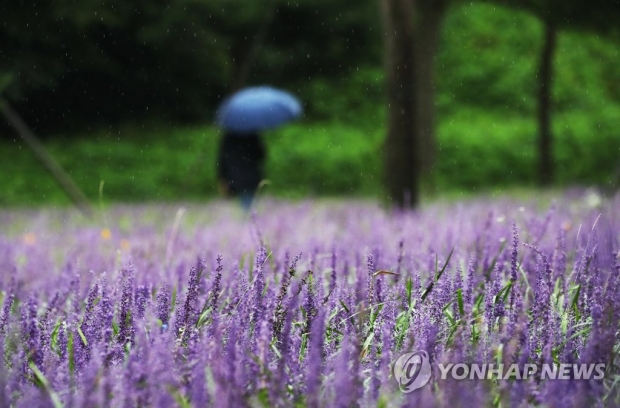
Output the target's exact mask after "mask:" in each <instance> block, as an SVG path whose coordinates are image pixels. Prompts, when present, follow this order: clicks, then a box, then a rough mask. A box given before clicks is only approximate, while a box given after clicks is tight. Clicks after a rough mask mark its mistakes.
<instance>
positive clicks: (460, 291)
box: [456, 288, 465, 316]
mask: <svg viewBox="0 0 620 408" xmlns="http://www.w3.org/2000/svg"><path fill="white" fill-rule="evenodd" d="M456 302H457V304H458V306H459V314H460V315H461V316H465V307H464V306H463V289H460V288H459V289H457V290H456Z"/></svg>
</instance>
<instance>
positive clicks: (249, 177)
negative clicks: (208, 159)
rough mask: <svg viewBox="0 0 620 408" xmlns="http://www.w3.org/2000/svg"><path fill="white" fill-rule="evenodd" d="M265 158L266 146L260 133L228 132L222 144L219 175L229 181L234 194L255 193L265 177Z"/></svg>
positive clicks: (231, 192)
mask: <svg viewBox="0 0 620 408" xmlns="http://www.w3.org/2000/svg"><path fill="white" fill-rule="evenodd" d="M264 160H265V146H264V145H263V142H262V140H261V138H260V137H259V136H258V134H250V135H245V134H244V135H235V134H231V133H227V134H225V135H224V137H223V138H222V142H221V144H220V151H219V154H218V162H217V163H218V164H217V172H218V177H219V179H220V180H224V181H225V182H227V183H228V191H229V192H230V194H232V195H238V194H242V193H250V194H251V193H254V191H255V190H256V187H258V184H259V183H260V182H261V180H262V179H263V162H264Z"/></svg>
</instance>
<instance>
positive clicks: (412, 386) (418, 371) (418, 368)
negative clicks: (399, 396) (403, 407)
mask: <svg viewBox="0 0 620 408" xmlns="http://www.w3.org/2000/svg"><path fill="white" fill-rule="evenodd" d="M431 374H432V370H431V363H430V361H429V358H428V353H427V352H426V351H424V350H420V351H416V352H413V353H406V354H403V355H402V356H400V358H399V359H398V360H396V363H394V378H396V381H398V387H399V388H400V390H401V391H402V392H404V393H408V392H411V391H414V390H417V389H418V388H421V387H423V386H424V385H425V384H426V383H427V382H428V380H430V378H431Z"/></svg>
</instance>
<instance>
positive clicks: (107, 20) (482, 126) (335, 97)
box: [0, 0, 620, 205]
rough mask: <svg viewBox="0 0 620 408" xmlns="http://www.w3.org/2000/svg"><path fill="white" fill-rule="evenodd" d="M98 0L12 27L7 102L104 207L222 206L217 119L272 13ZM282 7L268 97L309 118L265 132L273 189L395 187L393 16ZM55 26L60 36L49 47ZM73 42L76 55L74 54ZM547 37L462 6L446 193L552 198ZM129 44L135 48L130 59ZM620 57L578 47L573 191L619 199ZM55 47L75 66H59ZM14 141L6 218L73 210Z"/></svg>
mask: <svg viewBox="0 0 620 408" xmlns="http://www.w3.org/2000/svg"><path fill="white" fill-rule="evenodd" d="M87 3H88V4H89V3H90V2H85V3H84V4H83V5H79V6H78V5H75V4H73V3H71V2H63V1H60V2H54V3H52V2H48V3H46V4H47V5H48V7H50V8H54V12H55V13H56V14H55V15H56V16H59V17H57V18H60V19H61V20H54V21H52V22H51V23H50V22H49V21H47V20H46V19H44V18H43V17H41V21H40V23H39V28H37V29H32V31H29V30H24V29H23V27H21V28H20V27H17V23H15V27H13V28H11V25H10V24H9V25H7V26H5V27H4V28H3V29H2V31H1V33H2V34H1V35H4V36H7V32H8V30H9V29H15V30H18V29H19V30H20V31H19V32H20V33H21V34H20V36H19V37H20V41H21V42H20V43H19V44H13V45H14V47H8V48H7V50H8V51H6V50H5V51H3V52H2V56H3V57H4V58H3V59H2V61H3V62H2V65H0V73H2V72H3V73H4V74H3V76H2V77H1V78H9V77H10V78H13V80H12V81H7V80H3V83H10V85H8V87H6V89H5V92H4V93H5V94H6V95H7V96H9V97H10V98H11V100H12V101H14V103H15V104H16V106H17V107H18V108H21V110H20V112H23V113H24V116H25V117H26V119H27V120H28V122H29V123H30V124H31V125H32V126H33V127H34V128H35V130H36V131H37V132H38V133H39V134H42V135H43V136H45V140H46V144H47V145H48V147H49V148H50V150H51V152H52V153H53V154H54V156H55V157H56V158H57V159H58V161H59V162H60V163H61V164H62V165H63V166H64V167H65V168H66V169H67V170H68V171H69V172H70V173H71V174H72V175H73V177H74V178H75V179H76V181H77V183H78V184H79V185H80V186H81V187H82V188H83V189H84V191H85V193H86V194H87V195H88V196H89V197H91V198H93V199H96V198H97V197H98V195H99V186H100V183H101V180H103V181H104V182H105V185H104V190H103V191H104V193H103V195H104V199H113V200H120V201H133V200H143V199H158V200H178V199H195V200H201V199H204V198H205V197H208V196H211V195H214V194H215V192H216V189H215V167H214V166H215V164H214V157H215V151H216V149H217V143H218V141H219V133H218V131H217V129H215V128H214V127H213V126H212V125H211V120H212V117H213V112H214V109H215V107H216V106H217V102H218V100H219V98H220V97H221V96H222V95H224V94H225V93H226V92H227V87H228V86H229V84H230V81H231V78H232V76H234V72H235V71H234V67H233V65H234V64H233V62H234V61H233V59H235V55H243V54H244V52H243V50H244V47H246V49H247V46H248V44H247V41H246V40H245V39H244V38H245V36H244V33H247V35H251V34H252V33H255V31H256V28H257V25H258V24H260V21H262V18H263V17H264V16H263V14H262V13H264V11H263V10H264V7H263V8H261V7H258V6H256V7H255V8H254V7H248V9H247V10H243V12H239V13H233V12H231V11H230V10H232V8H233V6H234V4H233V3H234V2H233V1H232V0H217V1H214V2H189V1H181V0H178V1H172V2H170V6H169V7H168V9H167V10H168V12H167V13H163V14H162V12H161V10H160V9H161V7H155V6H154V5H153V4H152V3H151V2H147V1H142V2H138V3H137V4H136V5H135V6H128V5H126V4H125V3H122V2H114V1H113V2H110V3H106V5H105V6H102V5H99V6H97V7H95V8H93V9H89V8H88V7H87ZM248 4H250V3H248ZM252 4H253V3H252ZM270 4H272V5H275V6H277V7H278V12H277V13H276V14H275V16H276V17H274V18H275V19H276V21H275V22H274V26H273V29H272V30H271V31H270V34H269V38H268V40H267V41H266V44H265V47H264V49H263V50H262V51H261V54H260V57H259V59H258V60H257V63H256V67H255V68H254V69H253V71H252V74H251V77H250V83H272V84H275V85H277V86H281V87H285V88H288V89H290V90H291V91H293V92H295V93H296V94H298V95H299V96H300V98H301V99H302V100H303V101H304V104H305V117H304V118H303V120H302V121H300V122H298V123H295V124H292V125H290V126H286V127H283V128H281V129H278V130H276V131H272V132H269V133H267V134H265V135H264V137H265V141H266V143H267V146H268V149H269V159H268V162H267V164H266V166H267V175H268V178H269V179H270V180H271V185H270V186H269V187H268V189H269V191H270V192H271V193H273V194H277V195H282V196H293V197H298V196H301V195H343V194H347V195H348V194H354V195H373V196H378V195H380V194H381V180H382V177H384V176H389V175H383V174H382V173H381V158H382V153H381V146H382V141H383V137H384V132H385V130H384V125H385V108H384V100H385V99H384V94H383V73H382V65H381V33H380V28H379V24H378V23H379V21H378V16H377V10H376V4H375V3H374V2H363V3H360V4H362V5H363V7H352V6H351V5H352V2H351V1H349V0H339V1H327V0H324V1H323V0H322V1H319V2H316V1H314V2H312V1H310V0H304V1H299V2H278V1H274V2H273V3H270ZM355 4H357V2H356V3H355ZM4 7H5V8H6V7H7V6H4ZM63 7H65V9H63ZM93 7H94V6H93ZM112 9H113V12H112V11H110V10H112ZM59 10H60V11H59ZM63 10H64V11H63ZM105 10H108V11H107V13H108V14H106V12H105ZM132 10H134V11H132ZM135 10H140V13H138V14H136V12H135ZM23 12H24V13H26V12H27V10H24V11H23ZM30 12H33V10H30ZM94 12H97V14H96V16H97V17H95V15H94ZM205 13H206V14H205ZM205 15H209V19H206V20H205V18H204V16H205ZM200 16H202V17H200ZM15 21H19V19H17V18H16V19H15ZM59 21H60V22H59ZM205 21H207V22H206V23H205ZM145 22H146V23H145ZM147 23H148V24H147ZM46 24H48V25H46ZM50 24H51V25H50ZM132 24H133V25H132ZM41 29H45V30H46V31H45V32H47V33H49V34H48V35H47V36H40V35H36V34H37V33H38V32H40V30H41ZM61 29H62V30H68V31H69V32H70V33H71V35H74V36H76V37H75V38H76V41H75V42H70V43H69V42H63V40H62V38H61V37H62V36H61V35H60V34H58V35H56V33H57V31H58V30H61ZM58 32H59V31H58ZM194 34H195V36H194ZM542 34H543V33H542V25H541V23H540V21H539V20H538V19H537V18H535V17H533V16H532V15H530V14H528V13H526V12H517V11H515V10H512V9H504V8H501V7H497V6H494V5H491V4H481V3H473V4H463V5H460V4H457V5H455V6H453V7H452V8H451V9H450V11H449V13H448V16H447V19H446V21H445V24H444V27H443V33H442V36H441V41H440V52H439V55H438V56H437V96H436V105H437V113H438V126H437V133H438V143H439V152H438V164H437V165H438V167H437V180H436V186H437V188H438V189H439V190H440V191H455V190H456V191H479V190H480V189H492V188H503V187H511V186H522V185H526V186H530V185H533V184H534V182H535V180H536V177H535V176H536V173H535V172H536V137H537V134H536V121H535V108H536V100H535V95H536V72H537V58H538V54H539V51H540V48H541V46H542ZM110 36H112V38H110ZM104 37H105V41H104ZM10 38H13V37H10ZM119 38H123V39H124V41H125V40H126V41H129V43H130V44H132V45H131V46H125V47H124V48H122V47H115V46H114V42H115V41H120V40H119ZM240 39H242V40H240ZM63 44H64V45H63ZM619 44H620V42H619V41H618V39H617V38H616V37H614V36H613V35H612V36H611V37H604V38H603V37H601V36H600V35H597V34H595V33H584V32H567V31H562V32H561V33H560V36H559V44H558V49H557V53H556V57H555V60H554V68H555V73H554V77H555V78H554V87H553V104H554V105H553V129H554V136H555V139H556V143H555V146H554V155H555V160H556V167H557V185H558V186H566V185H574V184H582V185H584V184H597V185H601V186H604V187H610V188H613V187H615V186H617V183H618V177H619V175H618V173H619V171H620V159H619V157H620V130H619V129H620V127H618V118H620V86H618V84H620V71H619V70H618V69H617V67H618V66H619V65H620V64H619V63H620V55H619V54H618V51H619V50H620V47H619ZM54 47H57V48H54ZM63 47H64V48H63ZM67 47H68V48H67ZM41 49H45V50H48V51H49V54H51V55H56V54H57V53H58V52H60V51H59V50H65V51H66V55H67V56H66V57H65V58H64V59H61V60H60V61H56V63H57V64H56V63H51V62H54V58H52V57H50V55H46V54H45V53H43V54H41V53H40V52H39V50H41ZM117 52H124V53H126V55H116V54H115V53H117ZM11 53H13V54H11ZM72 53H74V54H73V55H80V57H79V61H78V62H76V61H75V59H76V58H77V57H75V58H73V59H72V57H71V55H72ZM7 61H8V62H7ZM63 64H64V65H63ZM34 67H44V69H41V68H34ZM149 67H150V68H149ZM147 68H149V69H147ZM15 78H17V80H16V79H15ZM110 78H114V79H115V81H114V82H113V83H111V82H110ZM78 95H86V96H85V97H79V98H78V97H77V96H78ZM146 106H148V109H146V108H145V107H146ZM1 135H2V137H0V162H1V163H2V164H1V165H0V168H1V174H0V185H2V186H3V188H2V189H1V191H0V204H4V205H16V204H36V203H43V202H54V203H64V202H66V199H65V198H64V197H63V196H62V193H61V192H60V191H59V190H58V189H57V188H56V187H55V186H54V184H53V181H52V180H51V178H49V176H47V175H46V174H45V173H44V172H43V170H41V169H40V167H39V166H38V164H37V163H36V160H35V159H34V157H33V156H32V154H31V153H30V152H29V151H28V150H27V149H26V147H25V146H24V145H23V144H22V143H21V142H20V140H19V139H17V137H16V136H14V135H13V133H12V131H11V130H10V129H8V128H3V129H1Z"/></svg>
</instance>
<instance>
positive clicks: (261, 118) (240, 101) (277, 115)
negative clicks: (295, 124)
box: [215, 86, 302, 133]
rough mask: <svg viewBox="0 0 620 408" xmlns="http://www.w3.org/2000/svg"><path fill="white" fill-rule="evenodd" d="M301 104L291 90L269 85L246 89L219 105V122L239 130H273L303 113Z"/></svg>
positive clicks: (243, 131) (218, 123) (229, 128)
mask: <svg viewBox="0 0 620 408" xmlns="http://www.w3.org/2000/svg"><path fill="white" fill-rule="evenodd" d="M301 112H302V109H301V103H299V100H298V99H297V98H295V97H294V96H293V95H291V94H290V93H288V92H285V91H281V90H279V89H275V88H271V87H268V86H257V87H252V88H246V89H243V90H241V91H239V92H237V93H235V94H233V95H232V96H230V97H229V98H227V99H226V100H225V101H224V102H223V103H222V104H221V105H220V107H219V109H218V110H217V114H216V119H215V122H216V123H217V125H218V126H220V127H222V128H224V129H226V130H230V131H232V132H236V133H250V132H254V131H259V130H263V129H270V128H274V127H276V126H279V125H281V124H283V123H286V122H288V121H291V120H293V119H295V118H297V117H299V115H301Z"/></svg>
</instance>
